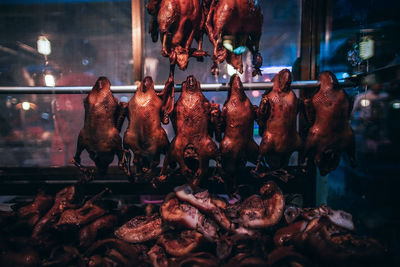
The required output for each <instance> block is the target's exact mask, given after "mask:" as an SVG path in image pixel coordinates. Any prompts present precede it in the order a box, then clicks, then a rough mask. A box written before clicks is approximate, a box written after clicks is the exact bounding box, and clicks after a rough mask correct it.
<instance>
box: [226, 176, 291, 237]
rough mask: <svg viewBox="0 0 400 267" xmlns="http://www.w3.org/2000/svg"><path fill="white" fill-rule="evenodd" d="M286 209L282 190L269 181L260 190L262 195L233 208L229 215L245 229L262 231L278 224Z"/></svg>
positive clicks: (248, 199)
mask: <svg viewBox="0 0 400 267" xmlns="http://www.w3.org/2000/svg"><path fill="white" fill-rule="evenodd" d="M284 207H285V198H284V197H283V193H282V191H281V189H280V188H279V187H278V185H277V184H276V183H274V182H272V181H269V182H267V183H266V184H265V185H263V186H262V187H261V188H260V195H252V196H250V197H248V198H246V199H245V200H244V201H243V202H241V203H239V204H237V205H235V206H232V207H231V209H230V211H229V212H227V214H228V216H229V217H230V218H231V219H232V220H236V221H238V222H239V224H240V225H241V226H243V227H245V228H251V229H262V228H268V227H271V226H273V225H275V224H277V223H278V222H279V221H280V219H281V218H282V214H283V209H284Z"/></svg>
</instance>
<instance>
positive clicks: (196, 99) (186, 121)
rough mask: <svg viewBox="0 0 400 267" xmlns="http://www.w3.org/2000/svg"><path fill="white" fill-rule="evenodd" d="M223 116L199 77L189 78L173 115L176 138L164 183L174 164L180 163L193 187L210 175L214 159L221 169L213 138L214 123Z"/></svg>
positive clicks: (184, 83)
mask: <svg viewBox="0 0 400 267" xmlns="http://www.w3.org/2000/svg"><path fill="white" fill-rule="evenodd" d="M213 106H216V109H215V108H213ZM219 115H220V111H219V105H218V104H210V102H209V101H208V100H207V98H206V97H205V96H204V95H203V94H202V92H201V89H200V83H199V82H198V81H197V80H196V78H195V77H193V76H189V77H187V79H186V81H185V82H183V83H182V93H181V95H180V96H179V99H178V101H177V102H176V106H175V108H174V111H173V114H172V123H173V125H174V129H175V133H176V135H175V137H174V139H173V140H172V142H171V146H170V149H169V151H168V153H167V155H166V157H165V159H164V165H163V167H162V170H161V176H160V180H162V179H165V170H166V168H167V165H168V164H169V163H170V162H178V164H179V167H180V169H181V173H182V175H184V176H185V177H186V178H187V179H188V182H189V184H191V185H192V186H198V185H199V183H200V181H201V179H202V178H203V177H204V176H205V175H206V174H207V170H208V163H209V160H210V159H214V160H216V161H217V166H219V151H218V148H217V145H216V144H215V143H214V141H213V140H212V138H211V136H210V134H209V129H210V128H211V127H210V126H211V121H216V120H215V117H218V116H219ZM213 118H214V119H213Z"/></svg>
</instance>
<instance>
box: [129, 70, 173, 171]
mask: <svg viewBox="0 0 400 267" xmlns="http://www.w3.org/2000/svg"><path fill="white" fill-rule="evenodd" d="M169 97H171V96H169V95H168V93H166V94H164V95H163V99H160V97H158V96H157V95H156V93H155V91H154V83H153V80H152V78H151V77H146V78H144V80H143V81H142V83H141V84H140V85H139V86H138V90H137V92H136V93H135V95H134V96H133V97H132V98H131V100H130V101H129V104H128V109H129V115H128V119H129V124H128V128H127V129H126V132H125V135H124V148H125V149H128V150H129V149H130V150H132V152H133V155H134V161H133V163H134V173H141V172H143V171H145V172H148V171H150V170H152V169H154V168H155V167H156V166H157V165H158V163H159V162H160V154H161V153H162V154H166V153H167V151H168V147H169V141H168V137H167V134H166V132H165V130H164V129H163V128H162V127H161V121H162V122H163V123H164V124H166V123H168V114H169V113H170V111H168V110H166V109H165V108H166V104H167V105H168V104H169V105H171V104H172V108H173V101H174V100H173V99H172V100H170V99H168V98H169ZM172 97H173V96H172ZM169 102H170V103H169ZM170 108H171V107H170ZM172 108H171V109H172ZM167 109H168V108H167Z"/></svg>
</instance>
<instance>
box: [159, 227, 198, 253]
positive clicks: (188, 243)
mask: <svg viewBox="0 0 400 267" xmlns="http://www.w3.org/2000/svg"><path fill="white" fill-rule="evenodd" d="M202 239H203V235H202V234H200V233H199V232H197V231H195V230H184V231H182V232H181V233H179V234H177V233H165V234H162V235H161V236H160V237H159V238H158V240H157V244H159V245H161V246H162V247H164V249H165V251H166V252H167V253H168V254H169V255H172V256H175V257H180V256H183V255H186V254H188V253H190V252H192V251H194V250H195V249H196V248H197V247H198V246H199V245H200V244H201V241H202Z"/></svg>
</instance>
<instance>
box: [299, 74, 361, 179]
mask: <svg viewBox="0 0 400 267" xmlns="http://www.w3.org/2000/svg"><path fill="white" fill-rule="evenodd" d="M319 81H320V83H321V86H320V89H319V91H318V92H317V93H316V94H315V95H314V96H313V97H312V99H306V100H305V101H304V104H305V109H306V115H307V118H308V120H309V122H310V124H312V126H311V128H310V130H309V132H308V136H307V140H306V145H305V152H304V159H305V160H304V161H305V164H307V163H309V162H308V161H309V160H310V159H311V160H314V163H315V164H316V165H317V167H318V168H319V171H320V174H321V175H322V176H324V175H326V174H328V173H329V172H331V171H332V170H334V169H336V167H337V166H338V165H339V162H340V156H341V154H342V153H346V154H347V155H348V157H349V159H350V164H351V166H352V167H355V165H356V161H355V140H354V133H353V130H352V129H351V126H350V123H349V120H350V114H351V110H352V105H351V104H350V101H349V98H348V96H347V94H346V92H345V91H344V90H343V89H341V88H339V83H338V80H337V79H336V76H335V75H334V74H333V73H331V72H329V71H324V72H322V73H321V75H320V77H319Z"/></svg>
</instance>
